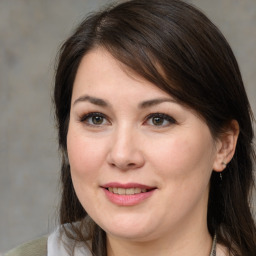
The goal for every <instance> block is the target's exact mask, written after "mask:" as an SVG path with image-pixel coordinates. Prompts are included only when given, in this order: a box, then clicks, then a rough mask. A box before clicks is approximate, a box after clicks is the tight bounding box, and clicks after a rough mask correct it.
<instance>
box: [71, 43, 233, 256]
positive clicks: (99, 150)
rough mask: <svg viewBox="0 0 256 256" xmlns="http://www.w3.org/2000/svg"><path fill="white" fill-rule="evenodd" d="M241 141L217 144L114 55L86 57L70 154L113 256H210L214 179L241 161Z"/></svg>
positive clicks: (188, 113)
mask: <svg viewBox="0 0 256 256" xmlns="http://www.w3.org/2000/svg"><path fill="white" fill-rule="evenodd" d="M234 130H235V129H234ZM234 134H235V132H232V131H231V132H229V133H227V135H225V136H224V135H223V136H222V137H221V138H220V139H213V137H212V135H211V133H210V130H209V128H208V126H207V125H206V123H205V122H204V121H203V120H202V119H201V118H200V117H199V116H198V115H196V113H195V112H194V111H193V110H191V109H188V108H186V107H184V106H183V105H181V104H179V103H178V102H176V101H175V100H174V98H172V97H171V96H170V95H169V94H167V93H166V92H164V91H162V90H160V89H159V88H158V87H156V86H155V85H153V84H151V83H150V82H148V81H146V80H145V79H143V78H141V77H139V76H137V75H136V74H135V73H133V72H131V71H128V70H127V68H124V66H122V65H121V64H120V63H119V62H118V61H117V60H115V59H114V58H113V57H112V56H111V55H110V54H109V53H108V52H107V51H105V50H104V49H101V48H96V49H93V50H92V51H90V52H89V53H87V54H86V55H85V57H84V58H83V59H82V62H81V64H80V66H79V68H78V72H77V75H76V79H75V82H74V87H73V93H72V102H71V110H70V123H69V130H68V136H67V149H68V157H69V161H70V166H71V175H72V181H73V184H74V188H75V191H76V193H77V196H78V198H79V200H80V202H81V204H82V205H83V207H84V209H85V210H86V212H87V213H88V214H89V215H90V216H91V217H92V218H93V219H94V221H95V222H96V223H97V224H98V225H99V226H100V227H101V228H102V229H103V230H105V231H106V234H107V250H108V255H109V256H114V255H123V256H130V255H140V256H144V255H147V256H151V255H161V256H165V255H166V256H167V255H172V256H181V255H182V256H184V255H191V256H193V255H196V256H205V255H209V254H210V250H211V245H212V238H211V236H210V234H209V232H208V229H207V201H208V191H209V179H210V176H211V173H212V170H215V171H222V170H223V169H224V168H225V166H224V165H223V164H222V162H226V163H227V162H229V160H230V159H231V158H232V155H233V151H234V148H235V143H236V138H235V136H234ZM128 194H129V195H128Z"/></svg>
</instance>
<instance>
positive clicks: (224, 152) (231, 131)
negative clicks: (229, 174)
mask: <svg viewBox="0 0 256 256" xmlns="http://www.w3.org/2000/svg"><path fill="white" fill-rule="evenodd" d="M238 135H239V124H238V122H237V121H236V120H232V121H231V122H230V123H229V124H228V125H227V126H226V128H225V132H223V133H222V134H221V135H220V137H219V138H218V139H217V142H216V148H217V153H216V158H215V161H214V163H213V170H214V171H216V172H222V171H223V170H224V169H225V168H226V166H227V164H228V163H229V162H230V161H231V159H232V158H233V156H234V153H235V150H236V143H237V139H238Z"/></svg>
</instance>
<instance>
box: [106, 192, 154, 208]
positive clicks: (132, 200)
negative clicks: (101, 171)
mask: <svg viewBox="0 0 256 256" xmlns="http://www.w3.org/2000/svg"><path fill="white" fill-rule="evenodd" d="M103 190H104V192H105V195H106V196H107V198H108V199H109V201H110V202H112V203H114V204H116V205H120V206H133V205H137V204H139V203H141V202H143V201H144V200H146V199H147V198H149V197H150V196H152V194H153V193H154V192H155V189H153V190H150V191H148V192H144V193H138V194H134V195H119V194H114V193H112V192H110V191H108V190H107V189H105V188H103Z"/></svg>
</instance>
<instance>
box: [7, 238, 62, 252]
mask: <svg viewBox="0 0 256 256" xmlns="http://www.w3.org/2000/svg"><path fill="white" fill-rule="evenodd" d="M47 239H48V237H47V236H45V237H41V238H39V239H36V240H33V241H30V242H28V243H26V244H22V245H20V246H18V247H17V248H15V249H13V250H11V251H9V252H7V253H6V254H4V256H47ZM55 255H58V254H55Z"/></svg>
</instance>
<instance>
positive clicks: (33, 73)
mask: <svg viewBox="0 0 256 256" xmlns="http://www.w3.org/2000/svg"><path fill="white" fill-rule="evenodd" d="M111 2H112V1H106V0H105V1H104V0H72V1H71V0H1V1H0V110H1V112H0V207H1V208H0V252H4V251H6V250H8V249H10V248H12V247H14V246H16V245H18V244H20V243H23V242H25V241H27V240H30V239H33V238H36V237H38V236H40V235H43V234H47V233H49V232H51V231H52V229H53V228H54V227H55V225H56V223H57V217H56V216H57V214H56V212H57V208H58V197H59V192H58V191H59V188H58V186H59V185H58V176H59V156H58V149H57V139H56V131H55V125H54V114H53V108H52V103H51V94H52V88H53V74H54V63H55V55H56V53H57V51H58V49H59V46H60V44H61V43H62V42H63V40H64V39H65V38H66V37H67V36H68V35H69V34H70V33H71V31H72V29H74V28H75V26H76V24H78V23H79V22H80V21H81V20H82V18H84V17H85V16H86V15H87V14H88V13H89V12H91V11H93V10H97V9H98V8H99V7H102V6H104V5H106V4H108V3H111ZM189 2H193V3H194V4H195V5H196V6H197V7H199V8H200V9H201V10H203V11H204V12H205V13H206V14H207V15H208V17H210V18H211V19H212V21H213V22H214V23H215V24H216V25H217V26H218V27H219V28H220V29H221V31H222V32H223V33H224V35H225V36H226V38H227V39H228V41H229V42H230V44H231V47H232V49H233V51H234V53H235V55H236V57H237V59H238V62H239V65H240V68H241V72H242V75H243V78H244V82H245V86H246V89H247V91H248V95H249V99H250V101H251V105H252V108H253V111H254V113H256V85H255V81H256V29H255V27H256V1H255V0H243V1H241V0H215V1H212V0H193V1H189Z"/></svg>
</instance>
